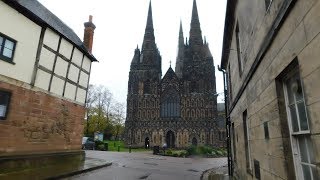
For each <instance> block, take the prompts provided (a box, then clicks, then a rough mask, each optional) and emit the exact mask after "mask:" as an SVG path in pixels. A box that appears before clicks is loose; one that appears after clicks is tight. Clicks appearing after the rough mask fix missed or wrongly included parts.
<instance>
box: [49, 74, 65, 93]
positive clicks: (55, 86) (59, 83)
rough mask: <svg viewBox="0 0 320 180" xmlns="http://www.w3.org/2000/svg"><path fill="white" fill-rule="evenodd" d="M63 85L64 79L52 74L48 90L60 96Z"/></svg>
mask: <svg viewBox="0 0 320 180" xmlns="http://www.w3.org/2000/svg"><path fill="white" fill-rule="evenodd" d="M63 86H64V81H63V80H62V79H60V78H57V77H55V76H53V78H52V83H51V89H50V91H51V92H53V93H55V94H57V95H60V96H62V93H63Z"/></svg>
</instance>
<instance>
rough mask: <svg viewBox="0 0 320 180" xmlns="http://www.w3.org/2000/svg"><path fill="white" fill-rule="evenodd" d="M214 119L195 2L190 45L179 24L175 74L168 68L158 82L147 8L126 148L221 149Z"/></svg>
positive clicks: (211, 79) (132, 81) (132, 79)
mask: <svg viewBox="0 0 320 180" xmlns="http://www.w3.org/2000/svg"><path fill="white" fill-rule="evenodd" d="M216 119H217V96H216V80H215V69H214V64H213V57H212V55H211V52H210V50H209V47H208V43H207V42H206V41H205V40H204V41H203V39H202V33H201V28H200V22H199V16H198V10H197V4H196V1H195V0H194V2H193V9H192V18H191V28H190V37H189V41H186V42H184V37H183V31H182V25H181V24H180V32H179V42H178V55H177V59H176V66H175V71H173V69H172V68H171V66H170V68H169V69H168V70H167V72H166V74H165V75H164V77H163V78H162V70H161V55H160V52H159V50H158V48H157V46H156V43H155V36H154V29H153V19H152V9H151V3H150V5H149V11H148V18H147V25H146V29H145V34H144V40H143V44H142V48H141V50H140V49H139V48H138V47H137V48H136V50H135V52H134V57H133V59H132V62H131V67H130V72H129V82H128V96H127V118H126V122H125V142H126V144H127V145H132V147H146V148H148V147H152V146H160V147H161V146H162V145H163V144H164V143H166V144H167V147H168V148H185V147H188V146H190V145H209V146H222V145H223V143H224V142H223V140H221V139H220V140H219V139H218V138H217V133H218V131H219V129H218V127H217V125H216Z"/></svg>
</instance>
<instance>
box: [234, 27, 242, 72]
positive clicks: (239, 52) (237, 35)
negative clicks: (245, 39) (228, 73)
mask: <svg viewBox="0 0 320 180" xmlns="http://www.w3.org/2000/svg"><path fill="white" fill-rule="evenodd" d="M235 33H236V46H237V57H238V67H239V75H240V77H241V76H242V73H243V69H244V66H243V65H244V64H243V61H242V57H241V42H240V29H239V22H238V21H237V24H236V29H235Z"/></svg>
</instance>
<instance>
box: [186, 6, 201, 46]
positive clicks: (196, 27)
mask: <svg viewBox="0 0 320 180" xmlns="http://www.w3.org/2000/svg"><path fill="white" fill-rule="evenodd" d="M190 26H191V27H190V37H189V44H190V45H191V46H194V45H202V44H203V41H202V34H201V28H200V21H199V15H198V9H197V2H196V0H193V8H192V17H191V25H190Z"/></svg>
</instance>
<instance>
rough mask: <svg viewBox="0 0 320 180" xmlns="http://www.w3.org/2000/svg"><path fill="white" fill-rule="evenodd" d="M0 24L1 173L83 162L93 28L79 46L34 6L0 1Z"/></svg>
mask: <svg viewBox="0 0 320 180" xmlns="http://www.w3.org/2000/svg"><path fill="white" fill-rule="evenodd" d="M0 22H1V26H0V128H1V132H0V160H1V164H0V167H1V169H2V170H5V172H6V173H8V172H9V173H10V168H12V169H13V170H14V169H16V168H17V167H19V168H33V167H32V166H37V165H40V166H42V165H48V164H50V162H55V159H59V158H61V157H64V158H68V157H71V159H72V157H75V158H78V159H79V158H80V159H83V155H84V153H83V151H82V150H81V142H82V139H81V138H82V132H83V120H84V115H85V101H86V93H87V90H88V83H89V76H90V69H91V63H92V62H94V61H97V60H96V59H95V57H94V56H93V55H92V54H91V49H89V50H88V49H87V48H86V47H90V48H91V47H92V39H93V29H94V28H95V26H94V24H93V23H92V22H91V20H90V21H89V22H87V23H85V29H86V31H87V32H86V33H85V36H86V38H85V39H88V40H87V44H84V43H83V42H82V41H81V40H80V39H79V37H78V36H77V35H76V34H75V33H74V32H73V31H72V30H71V29H70V28H69V27H68V26H66V25H65V24H64V23H63V22H62V21H61V20H60V19H58V18H57V17H56V16H55V15H54V14H52V13H51V12H50V11H49V10H47V9H46V8H45V7H44V6H43V5H41V4H40V3H39V2H38V1H36V0H14V1H11V0H8V1H6V0H4V1H0ZM90 39H91V41H90ZM85 46H86V47H85ZM11 160H12V161H11ZM14 162H17V163H14ZM41 164H42V165H41ZM15 165H17V167H16V166H15ZM2 173H3V172H0V174H2Z"/></svg>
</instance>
